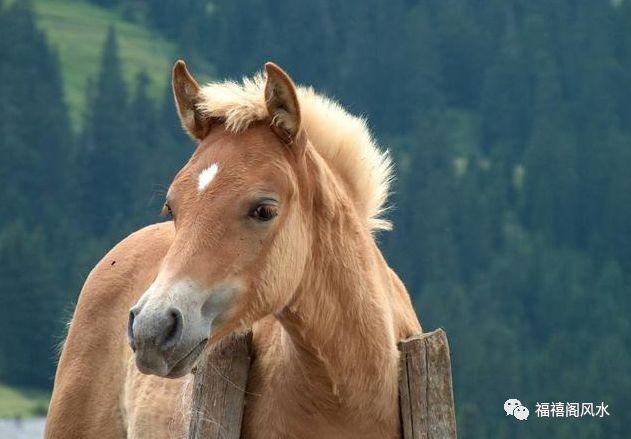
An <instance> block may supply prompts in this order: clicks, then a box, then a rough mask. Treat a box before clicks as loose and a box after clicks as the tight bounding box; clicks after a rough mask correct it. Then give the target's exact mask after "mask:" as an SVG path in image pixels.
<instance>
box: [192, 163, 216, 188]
mask: <svg viewBox="0 0 631 439" xmlns="http://www.w3.org/2000/svg"><path fill="white" fill-rule="evenodd" d="M217 171H219V166H217V163H213V164H212V165H210V166H209V167H207V168H206V169H204V170H203V171H202V172H200V173H199V176H198V177H197V190H198V191H199V192H201V191H203V190H204V189H206V188H207V187H208V185H209V184H210V182H211V181H213V179H214V178H215V175H217Z"/></svg>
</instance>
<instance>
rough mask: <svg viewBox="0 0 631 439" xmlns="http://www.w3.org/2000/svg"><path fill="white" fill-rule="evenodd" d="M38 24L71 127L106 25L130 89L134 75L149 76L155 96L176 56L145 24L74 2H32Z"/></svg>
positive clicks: (94, 73)
mask: <svg viewBox="0 0 631 439" xmlns="http://www.w3.org/2000/svg"><path fill="white" fill-rule="evenodd" d="M33 4H34V7H35V12H36V15H37V22H38V25H39V26H40V28H41V29H42V30H43V31H44V32H45V33H46V35H47V37H48V41H49V44H50V45H51V46H52V47H53V48H55V49H56V51H57V53H58V55H59V59H60V62H61V69H62V78H63V83H64V95H65V98H66V103H67V104H68V106H69V107H70V116H71V119H72V122H73V126H75V128H76V127H78V126H79V125H80V123H81V121H82V115H83V112H84V109H85V105H86V102H85V96H86V85H87V81H88V78H94V79H96V77H97V75H98V69H99V65H100V58H101V50H102V47H103V42H104V41H105V37H106V34H107V30H108V28H109V26H110V25H112V26H114V28H115V30H116V35H117V37H118V46H119V56H120V58H121V62H122V66H123V74H124V77H125V79H126V82H127V84H128V85H129V87H128V91H133V86H134V84H135V79H136V76H137V75H138V73H139V72H140V71H142V70H144V71H145V72H146V73H147V75H148V76H149V78H150V79H151V83H152V86H151V88H150V93H151V95H152V96H153V97H160V96H162V94H163V93H164V90H165V87H166V85H167V81H168V79H169V75H170V70H171V65H172V63H173V61H174V60H175V58H176V49H175V45H174V44H173V43H171V42H169V41H167V40H166V39H164V38H162V37H161V36H159V35H158V34H157V33H156V32H154V31H151V30H149V29H147V28H146V27H144V26H142V25H139V24H136V23H130V22H128V21H125V20H124V19H123V18H122V17H121V16H120V15H119V14H118V13H117V12H116V11H112V10H108V9H104V8H101V7H98V6H95V5H93V4H90V3H86V2H84V1H78V0H34V3H33Z"/></svg>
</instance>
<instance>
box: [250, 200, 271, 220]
mask: <svg viewBox="0 0 631 439" xmlns="http://www.w3.org/2000/svg"><path fill="white" fill-rule="evenodd" d="M276 215H278V207H276V206H274V205H273V204H259V205H258V206H256V209H254V210H253V211H252V213H250V216H251V217H252V218H254V219H256V220H258V221H269V220H271V219H274V218H275V217H276Z"/></svg>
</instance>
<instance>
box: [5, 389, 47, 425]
mask: <svg viewBox="0 0 631 439" xmlns="http://www.w3.org/2000/svg"><path fill="white" fill-rule="evenodd" d="M49 401H50V394H49V393H47V392H43V391H34V390H18V389H14V388H12V387H8V386H5V385H4V384H0V418H17V417H20V418H28V417H32V416H42V415H45V414H46V411H47V410H48V402H49Z"/></svg>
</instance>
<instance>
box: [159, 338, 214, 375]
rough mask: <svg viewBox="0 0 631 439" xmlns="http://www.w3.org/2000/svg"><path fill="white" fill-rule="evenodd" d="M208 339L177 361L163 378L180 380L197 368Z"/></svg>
mask: <svg viewBox="0 0 631 439" xmlns="http://www.w3.org/2000/svg"><path fill="white" fill-rule="evenodd" d="M207 342H208V339H205V340H202V341H201V342H200V343H199V344H198V345H197V346H195V348H193V350H191V351H190V352H189V353H188V354H186V355H185V356H184V357H183V358H181V359H180V360H178V361H177V362H176V363H175V364H174V365H173V366H172V367H171V369H170V370H169V373H167V374H166V375H165V378H181V377H183V376H184V375H186V374H188V373H190V372H191V371H192V370H193V369H194V368H196V367H197V362H198V360H199V358H200V356H201V353H202V351H203V350H204V347H205V346H206V343H207Z"/></svg>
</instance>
